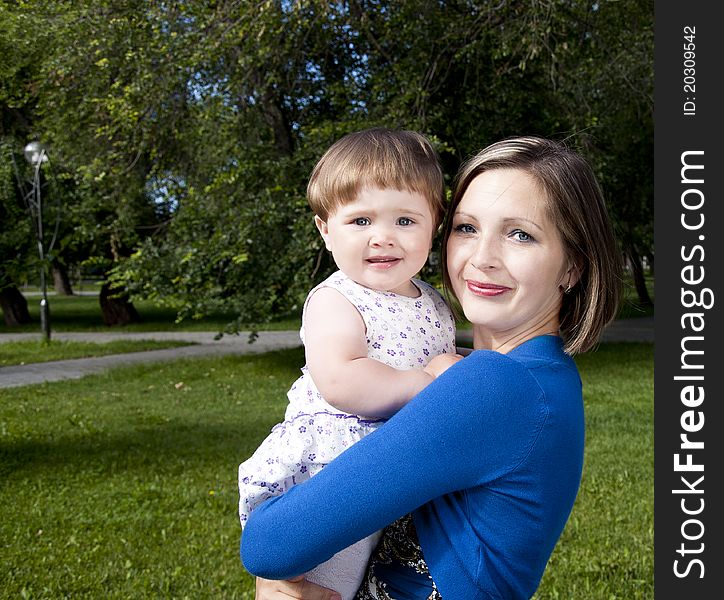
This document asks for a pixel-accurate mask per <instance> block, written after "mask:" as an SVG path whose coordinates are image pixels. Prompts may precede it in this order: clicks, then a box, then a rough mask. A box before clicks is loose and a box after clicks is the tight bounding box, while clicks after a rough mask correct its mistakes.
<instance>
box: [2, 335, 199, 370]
mask: <svg viewBox="0 0 724 600" xmlns="http://www.w3.org/2000/svg"><path fill="white" fill-rule="evenodd" d="M188 345H190V342H178V341H154V340H119V341H111V342H105V343H94V342H75V341H64V340H63V341H60V340H53V339H51V340H50V342H48V343H46V342H43V341H40V340H29V341H20V342H2V343H0V367H7V366H9V365H26V364H29V363H39V362H47V361H51V360H68V359H72V358H84V357H87V356H105V355H108V354H124V353H126V352H142V351H145V350H162V349H163V348H178V347H180V346H188Z"/></svg>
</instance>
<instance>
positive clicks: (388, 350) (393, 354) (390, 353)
mask: <svg viewBox="0 0 724 600" xmlns="http://www.w3.org/2000/svg"><path fill="white" fill-rule="evenodd" d="M387 354H389V355H390V356H397V353H396V352H395V351H394V350H392V349H391V348H388V349H387Z"/></svg>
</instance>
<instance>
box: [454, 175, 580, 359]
mask: <svg viewBox="0 0 724 600" xmlns="http://www.w3.org/2000/svg"><path fill="white" fill-rule="evenodd" d="M546 204H547V199H546V198H545V196H544V193H543V192H542V191H541V189H540V186H539V185H538V184H537V182H536V181H535V180H534V179H533V177H532V176H530V175H529V174H528V173H526V172H525V171H522V170H519V169H507V168H506V169H494V170H491V171H486V172H484V173H481V174H480V175H478V176H477V177H476V178H475V179H473V181H472V182H471V183H470V185H469V186H468V188H467V190H466V191H465V194H464V195H463V197H462V199H461V201H460V204H459V205H458V206H457V208H456V209H455V213H454V215H453V221H452V230H451V233H450V236H449V238H448V242H447V256H448V259H447V268H448V272H449V275H450V279H451V282H452V287H453V291H454V292H455V295H456V296H457V298H458V300H459V301H460V304H461V306H462V309H463V311H464V312H465V316H466V317H467V319H468V320H469V321H470V322H471V323H472V324H473V331H474V341H475V346H476V348H478V347H485V348H493V349H498V348H500V347H501V345H503V346H504V345H505V344H511V343H512V344H513V345H517V344H519V343H522V342H523V341H525V340H526V339H530V338H531V337H534V336H536V335H541V334H544V333H554V334H557V333H558V328H559V320H558V313H559V309H560V306H561V293H562V291H561V288H560V287H559V286H561V285H562V286H563V287H564V288H565V287H566V286H567V285H568V283H569V277H572V274H571V273H569V272H568V261H567V260H566V256H565V252H564V249H563V244H562V242H561V239H560V235H559V233H558V229H557V228H556V226H555V225H554V224H553V223H552V222H551V221H550V219H549V218H548V214H547V210H546ZM574 283H575V280H571V281H570V284H571V285H573V284H574Z"/></svg>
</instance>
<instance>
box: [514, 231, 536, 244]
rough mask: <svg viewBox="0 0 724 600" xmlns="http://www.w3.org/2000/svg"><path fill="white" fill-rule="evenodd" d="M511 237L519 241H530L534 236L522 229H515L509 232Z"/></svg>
mask: <svg viewBox="0 0 724 600" xmlns="http://www.w3.org/2000/svg"><path fill="white" fill-rule="evenodd" d="M510 235H511V237H513V238H515V239H516V240H518V241H519V242H532V241H534V238H533V236H532V235H530V234H529V233H527V232H525V231H523V230H522V229H516V230H515V231H512V232H511V233H510Z"/></svg>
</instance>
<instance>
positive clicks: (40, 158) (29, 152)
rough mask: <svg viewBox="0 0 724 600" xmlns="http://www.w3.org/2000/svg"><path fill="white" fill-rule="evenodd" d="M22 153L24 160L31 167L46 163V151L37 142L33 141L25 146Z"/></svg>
mask: <svg viewBox="0 0 724 600" xmlns="http://www.w3.org/2000/svg"><path fill="white" fill-rule="evenodd" d="M23 153H24V154H25V160H27V161H28V162H29V163H30V164H31V165H33V166H37V165H38V164H39V163H44V162H47V161H48V151H47V150H46V149H45V146H43V144H41V143H40V142H38V141H37V140H33V141H32V142H30V143H29V144H28V145H27V146H25V148H24V149H23Z"/></svg>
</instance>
